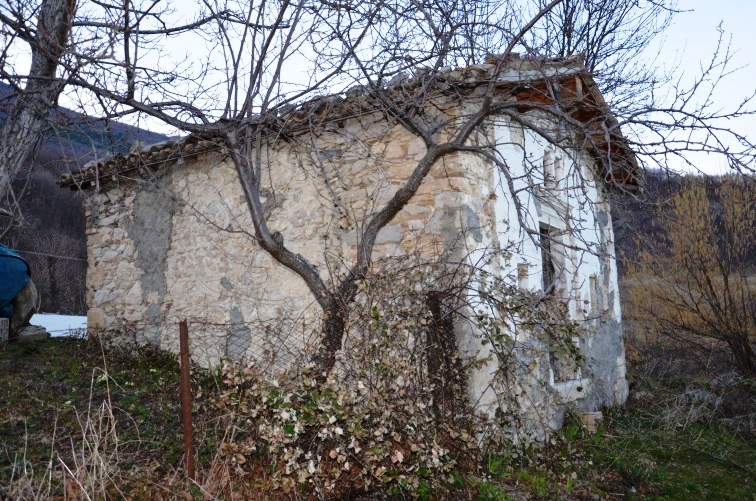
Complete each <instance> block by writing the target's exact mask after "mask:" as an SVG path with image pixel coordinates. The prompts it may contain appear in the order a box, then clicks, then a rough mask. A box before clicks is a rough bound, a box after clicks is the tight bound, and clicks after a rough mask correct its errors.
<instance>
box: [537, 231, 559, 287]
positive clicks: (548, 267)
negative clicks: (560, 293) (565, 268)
mask: <svg viewBox="0 0 756 501" xmlns="http://www.w3.org/2000/svg"><path fill="white" fill-rule="evenodd" d="M551 241H552V235H551V232H550V230H549V228H548V227H547V226H541V242H540V243H541V270H542V276H543V283H542V285H543V291H544V292H545V293H546V294H550V293H551V292H553V291H554V288H555V286H556V283H555V282H556V267H555V266H554V254H553V253H552V248H551V243H552V242H551Z"/></svg>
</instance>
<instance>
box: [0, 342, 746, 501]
mask: <svg viewBox="0 0 756 501" xmlns="http://www.w3.org/2000/svg"><path fill="white" fill-rule="evenodd" d="M631 376H632V377H633V381H634V383H633V392H632V393H631V398H630V400H629V402H628V404H627V406H626V407H625V408H623V409H616V410H613V411H609V412H607V413H606V414H605V419H604V422H603V424H602V425H601V427H600V428H599V430H598V432H597V433H596V434H593V435H590V434H588V433H586V432H585V431H584V430H582V429H581V428H580V426H579V425H578V424H576V423H574V422H570V423H568V424H567V425H566V426H565V428H564V429H563V430H562V431H561V432H560V433H558V434H557V435H556V436H555V437H554V439H553V440H552V441H551V442H550V443H548V444H545V445H543V446H540V447H531V448H527V449H523V448H517V449H515V448H512V449H507V450H505V451H504V452H502V451H499V452H497V453H492V454H488V455H486V456H485V457H486V459H485V461H484V464H482V465H479V466H478V467H475V468H469V469H468V470H467V471H455V472H452V474H451V476H450V479H451V480H450V483H449V485H447V486H446V488H445V490H444V491H443V492H440V491H434V490H432V489H424V488H422V487H421V488H420V489H419V490H418V491H416V492H415V493H414V496H415V497H418V498H420V499H465V498H467V499H491V500H502V499H681V500H683V499H685V500H688V499H732V500H744V499H756V497H754V495H753V492H754V491H755V490H756V489H754V482H756V476H755V475H756V440H755V439H754V434H753V430H752V429H748V427H745V428H744V426H743V422H742V420H740V421H732V420H729V421H728V420H727V419H724V418H720V417H718V416H719V414H718V412H719V411H718V410H717V409H715V408H714V407H715V406H717V405H719V404H715V403H707V402H705V401H699V400H696V399H695V398H693V397H685V395H686V392H688V393H689V390H690V389H691V388H693V387H703V386H702V384H701V382H700V381H694V380H690V379H688V380H686V379H684V378H679V377H678V378H672V379H664V380H659V379H650V378H647V377H641V376H640V375H639V374H631ZM214 385H215V382H214V378H213V377H212V374H206V373H205V374H198V375H196V376H195V378H194V392H195V394H200V395H207V394H209V393H212V392H213V388H214ZM200 390H201V391H200ZM743 391H746V392H752V391H753V389H752V388H751V389H748V388H746V389H745V390H743ZM202 398H203V397H202V396H199V397H198V399H200V400H201V399H202ZM180 416H181V413H180V403H179V384H178V363H177V361H176V358H175V356H173V355H170V354H166V353H161V352H157V351H152V350H137V351H134V350H117V349H113V350H104V349H103V348H102V347H101V346H100V345H99V344H98V343H97V342H96V341H94V340H85V339H75V338H53V339H49V340H47V341H38V342H30V343H22V344H15V345H5V346H2V347H0V499H2V498H3V497H4V492H3V491H5V494H6V495H8V496H9V497H11V498H14V497H21V498H24V497H25V498H29V499H42V498H45V499H46V498H56V497H58V498H60V499H63V496H64V495H67V496H68V497H69V498H70V497H76V496H77V492H80V491H77V490H76V489H81V488H87V489H88V490H89V492H97V489H98V488H99V489H101V490H100V492H101V494H102V495H103V496H105V497H114V498H116V497H127V498H128V497H131V498H132V499H145V498H147V499H164V498H172V497H174V496H176V495H178V494H177V493H178V492H184V493H188V494H190V495H191V494H195V495H199V491H196V490H195V491H192V490H191V489H189V490H186V489H185V488H184V487H182V486H183V485H184V484H183V482H182V480H181V479H182V478H183V473H182V470H181V458H182V435H181V420H180ZM213 419H214V417H213V416H211V415H209V414H200V413H195V416H194V424H195V429H196V432H195V437H197V438H196V443H197V444H198V467H199V469H200V471H201V470H202V468H203V467H207V465H209V464H210V463H211V462H212V459H213V453H214V452H215V448H216V447H215V446H216V443H217V441H218V440H219V439H220V438H219V436H218V435H217V432H215V431H214V429H213V426H212V422H213ZM750 428H752V426H751V427H750ZM74 478H75V479H76V481H74V480H73V479H74ZM76 482H79V484H80V485H81V486H80V487H79V484H77V483H76ZM87 482H90V484H88V483H87ZM97 482H99V484H97ZM94 484H97V485H94ZM88 486H89V487H88ZM398 496H399V497H397V499H402V496H400V495H398ZM190 497H191V496H190ZM302 497H306V496H302ZM384 498H385V495H384V494H381V493H377V494H375V495H372V496H370V497H369V499H384ZM198 499H199V498H198Z"/></svg>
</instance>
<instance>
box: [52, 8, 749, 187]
mask: <svg viewBox="0 0 756 501" xmlns="http://www.w3.org/2000/svg"><path fill="white" fill-rule="evenodd" d="M626 1H632V0H626ZM678 8H679V9H680V10H681V11H682V12H681V13H680V14H678V15H676V16H675V18H674V20H673V24H672V26H671V27H670V28H669V29H668V31H667V33H666V36H665V37H664V39H663V40H660V45H659V47H657V48H656V49H658V51H659V52H660V54H661V58H660V59H659V61H660V62H662V63H663V64H665V65H667V66H672V65H675V64H679V65H680V68H681V69H682V70H683V71H684V72H685V74H686V75H688V76H691V77H692V76H693V75H695V74H696V73H697V72H698V71H699V69H700V67H701V65H702V64H706V62H707V60H708V58H709V57H711V55H712V53H713V51H714V49H715V48H716V43H717V37H718V31H717V27H718V26H720V25H721V27H722V29H723V30H724V31H725V41H731V49H732V51H733V52H734V57H733V63H734V64H733V67H740V70H739V71H738V72H737V73H736V74H735V75H733V76H731V77H730V78H728V79H727V80H725V81H724V82H723V83H722V84H720V86H719V87H718V88H717V90H716V94H715V96H714V99H715V101H716V103H717V104H718V105H719V106H721V107H722V109H731V108H734V107H736V106H737V105H738V104H739V102H740V101H741V100H742V99H743V98H744V97H746V96H748V95H750V94H752V93H753V92H754V90H755V89H756V29H754V26H753V20H754V19H756V0H678ZM192 49H195V48H194V47H186V46H182V47H179V48H177V49H173V48H169V49H168V50H169V51H170V53H171V55H173V56H175V57H178V58H181V57H183V55H189V54H191V52H192ZM652 51H653V52H656V50H653V49H652ZM72 103H73V102H72ZM61 104H63V105H64V106H67V105H68V103H67V99H66V98H65V97H63V98H61ZM70 107H75V106H73V105H71V106H70ZM139 125H140V126H142V127H144V128H147V129H150V130H153V131H155V132H162V133H166V134H170V135H174V134H175V133H176V131H175V130H174V129H172V128H169V127H167V126H165V125H164V124H160V123H159V122H156V121H154V120H144V121H141V122H140V123H139ZM724 125H725V126H726V127H731V128H734V129H737V130H739V131H741V132H744V133H745V134H746V136H748V137H750V138H751V140H752V141H753V140H756V139H755V138H756V117H753V118H751V117H748V118H741V119H739V120H738V121H737V122H735V121H733V122H728V123H726V124H724ZM696 163H697V164H700V166H701V169H702V170H703V171H705V172H707V173H721V172H724V171H725V170H726V166H725V165H723V164H722V163H721V161H720V160H718V159H716V158H713V157H706V156H702V157H700V161H699V159H698V158H696Z"/></svg>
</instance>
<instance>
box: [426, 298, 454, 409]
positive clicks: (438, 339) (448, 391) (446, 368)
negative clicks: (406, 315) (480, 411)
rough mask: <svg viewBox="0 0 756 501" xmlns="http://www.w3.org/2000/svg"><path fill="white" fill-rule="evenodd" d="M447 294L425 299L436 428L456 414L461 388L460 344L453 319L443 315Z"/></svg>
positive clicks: (429, 373) (429, 372) (427, 342)
mask: <svg viewBox="0 0 756 501" xmlns="http://www.w3.org/2000/svg"><path fill="white" fill-rule="evenodd" d="M446 296H447V294H445V293H444V292H438V291H434V292H429V293H428V295H427V299H426V304H427V306H428V310H429V311H430V314H431V322H430V323H429V324H428V332H427V340H426V345H427V350H428V376H429V378H430V380H431V382H432V384H433V413H434V414H435V416H436V422H437V424H441V423H442V422H444V420H445V418H446V417H447V416H451V417H452V418H453V417H454V416H455V415H456V414H457V399H458V398H460V397H461V395H460V394H459V391H457V390H458V389H459V388H460V387H461V386H462V385H461V381H460V378H461V376H462V374H461V372H462V370H461V367H460V364H459V358H458V357H457V341H456V338H455V334H454V318H453V316H452V315H450V314H449V312H447V311H444V310H445V308H444V298H445V297H446Z"/></svg>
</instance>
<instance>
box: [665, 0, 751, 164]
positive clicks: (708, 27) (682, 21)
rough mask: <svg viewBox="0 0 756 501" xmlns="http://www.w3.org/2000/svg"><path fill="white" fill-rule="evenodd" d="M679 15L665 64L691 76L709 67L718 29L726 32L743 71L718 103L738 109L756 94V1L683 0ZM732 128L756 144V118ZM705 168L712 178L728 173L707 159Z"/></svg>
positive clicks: (721, 92) (722, 90)
mask: <svg viewBox="0 0 756 501" xmlns="http://www.w3.org/2000/svg"><path fill="white" fill-rule="evenodd" d="M678 8H679V9H680V10H683V11H685V12H682V13H680V14H678V15H677V16H676V17H675V19H674V21H673V25H672V26H671V27H670V28H669V29H668V31H667V33H666V37H665V40H663V45H662V51H663V52H662V54H663V58H664V60H666V61H668V64H671V63H672V62H674V61H679V62H680V65H681V67H682V68H683V69H684V70H685V71H686V73H688V74H692V73H695V72H696V71H697V70H698V69H699V68H700V66H701V65H702V64H706V63H707V58H709V57H711V54H712V52H713V51H714V49H715V48H716V44H717V37H718V33H717V27H718V26H720V24H721V27H722V29H723V30H724V31H725V40H731V42H732V43H731V48H732V51H733V52H734V57H733V62H734V63H735V64H734V65H733V67H739V70H738V71H737V72H736V73H735V74H734V75H732V76H731V77H730V78H728V79H727V80H725V81H724V82H723V83H722V84H721V85H720V87H719V88H718V89H717V92H716V95H715V99H716V102H717V104H719V105H720V106H721V107H722V108H724V109H727V108H733V107H736V106H737V105H738V104H739V103H740V101H742V99H743V98H744V97H746V96H748V95H749V94H752V93H753V92H754V90H756V29H755V27H754V19H756V1H753V0H679V4H678ZM728 126H732V127H733V128H737V129H738V130H740V131H743V132H744V133H745V134H746V136H748V137H749V138H750V140H751V141H754V140H756V117H748V118H743V119H739V120H738V121H737V123H735V122H734V121H733V122H732V123H728ZM701 168H702V170H703V171H704V172H706V173H710V174H719V173H723V172H725V171H726V170H727V168H726V166H725V165H723V164H722V163H721V162H719V161H718V159H715V158H706V157H703V159H702V162H701Z"/></svg>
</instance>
